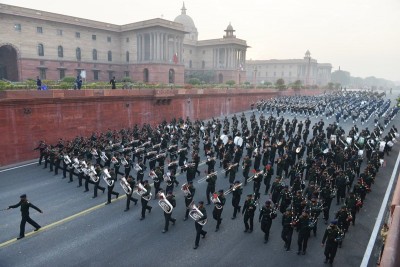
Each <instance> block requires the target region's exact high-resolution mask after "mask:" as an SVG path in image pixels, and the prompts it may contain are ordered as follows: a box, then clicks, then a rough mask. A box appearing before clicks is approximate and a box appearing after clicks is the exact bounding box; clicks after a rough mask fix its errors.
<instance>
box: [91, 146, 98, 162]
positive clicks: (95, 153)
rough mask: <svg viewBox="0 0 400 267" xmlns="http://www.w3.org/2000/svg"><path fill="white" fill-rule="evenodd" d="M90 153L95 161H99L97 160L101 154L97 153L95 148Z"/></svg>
mask: <svg viewBox="0 0 400 267" xmlns="http://www.w3.org/2000/svg"><path fill="white" fill-rule="evenodd" d="M90 153H91V154H92V155H93V157H94V158H95V159H97V158H98V157H99V154H98V153H97V150H96V149H94V148H93V149H92V150H91V151H90Z"/></svg>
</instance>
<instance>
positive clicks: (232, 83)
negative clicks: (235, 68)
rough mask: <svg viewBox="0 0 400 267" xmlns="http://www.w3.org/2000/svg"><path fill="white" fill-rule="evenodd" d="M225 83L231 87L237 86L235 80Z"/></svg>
mask: <svg viewBox="0 0 400 267" xmlns="http://www.w3.org/2000/svg"><path fill="white" fill-rule="evenodd" d="M225 83H226V84H227V85H229V86H233V85H234V84H235V81H234V80H229V81H226V82H225Z"/></svg>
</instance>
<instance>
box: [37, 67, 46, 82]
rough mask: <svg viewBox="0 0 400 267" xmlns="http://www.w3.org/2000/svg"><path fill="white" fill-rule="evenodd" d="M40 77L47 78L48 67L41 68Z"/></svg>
mask: <svg viewBox="0 0 400 267" xmlns="http://www.w3.org/2000/svg"><path fill="white" fill-rule="evenodd" d="M39 77H40V79H42V80H45V79H46V69H44V68H41V69H39Z"/></svg>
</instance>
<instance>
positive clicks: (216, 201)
mask: <svg viewBox="0 0 400 267" xmlns="http://www.w3.org/2000/svg"><path fill="white" fill-rule="evenodd" d="M210 199H211V202H212V203H214V205H215V207H216V208H217V209H219V210H220V209H222V208H223V206H222V205H221V201H220V200H219V197H218V194H216V193H214V194H212V196H211V198H210Z"/></svg>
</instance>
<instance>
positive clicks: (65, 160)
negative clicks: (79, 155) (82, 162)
mask: <svg viewBox="0 0 400 267" xmlns="http://www.w3.org/2000/svg"><path fill="white" fill-rule="evenodd" d="M64 162H65V164H67V165H68V164H71V163H72V161H71V159H70V158H69V156H68V155H65V156H64Z"/></svg>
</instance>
